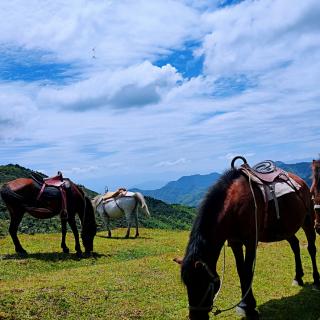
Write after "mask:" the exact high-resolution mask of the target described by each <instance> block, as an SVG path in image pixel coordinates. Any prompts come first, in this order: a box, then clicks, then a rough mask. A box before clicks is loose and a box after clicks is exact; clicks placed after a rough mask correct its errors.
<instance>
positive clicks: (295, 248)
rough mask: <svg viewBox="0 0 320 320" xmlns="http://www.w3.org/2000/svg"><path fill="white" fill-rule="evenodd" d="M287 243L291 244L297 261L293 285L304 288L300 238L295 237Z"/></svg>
mask: <svg viewBox="0 0 320 320" xmlns="http://www.w3.org/2000/svg"><path fill="white" fill-rule="evenodd" d="M287 241H288V242H289V244H290V247H291V249H292V252H293V254H294V261H295V268H296V275H295V277H294V279H293V282H292V285H299V286H303V280H302V277H303V269H302V263H301V256H300V245H299V240H298V238H297V237H296V236H295V235H293V236H292V237H290V238H289V239H287Z"/></svg>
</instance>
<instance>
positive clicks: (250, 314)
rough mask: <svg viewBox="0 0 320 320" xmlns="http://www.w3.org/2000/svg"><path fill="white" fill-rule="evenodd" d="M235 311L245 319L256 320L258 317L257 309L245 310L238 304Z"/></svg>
mask: <svg viewBox="0 0 320 320" xmlns="http://www.w3.org/2000/svg"><path fill="white" fill-rule="evenodd" d="M236 313H237V314H238V315H239V316H240V317H243V318H245V319H247V320H258V319H259V313H258V311H257V310H255V309H253V310H250V311H249V310H245V309H244V308H241V307H239V306H237V307H236Z"/></svg>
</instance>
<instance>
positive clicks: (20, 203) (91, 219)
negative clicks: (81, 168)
mask: <svg viewBox="0 0 320 320" xmlns="http://www.w3.org/2000/svg"><path fill="white" fill-rule="evenodd" d="M64 181H65V185H66V199H63V198H62V195H61V192H60V191H59V189H58V188H56V187H52V186H51V187H50V186H49V187H46V188H45V189H44V190H41V186H42V183H41V182H39V181H37V180H35V179H28V178H20V179H16V180H12V181H9V182H7V183H6V184H4V185H3V186H2V188H1V190H0V194H1V197H2V199H3V201H4V202H5V204H6V206H7V208H8V211H9V213H10V218H11V221H10V227H9V233H10V235H11V238H12V240H13V243H14V246H15V250H16V252H17V253H20V254H26V251H25V250H24V249H23V247H22V246H21V244H20V241H19V239H18V236H17V231H18V227H19V225H20V223H21V220H22V218H23V215H24V213H25V212H28V213H29V214H30V215H32V216H33V217H35V218H38V219H48V218H52V217H53V216H56V215H59V214H61V226H62V241H61V248H62V250H63V252H65V253H68V252H69V249H68V247H67V246H66V242H65V239H66V232H67V222H68V223H69V225H70V227H71V230H72V232H73V235H74V238H75V250H76V252H77V255H78V256H81V254H82V251H81V247H80V242H79V233H78V229H77V225H76V220H75V216H76V214H78V216H79V219H80V221H81V226H82V232H81V238H82V243H83V245H84V247H85V252H86V253H87V254H88V253H90V252H91V251H92V250H93V239H94V236H95V234H96V230H97V227H96V222H95V215H94V211H93V207H92V204H91V201H90V199H89V198H87V197H86V196H85V195H84V192H83V191H82V190H81V189H80V188H79V187H78V186H77V185H76V184H74V183H73V182H72V181H71V180H69V179H64ZM40 190H41V197H39V195H40ZM64 201H65V204H66V209H67V214H66V215H64V216H63V215H62V213H61V212H62V211H63V202H64Z"/></svg>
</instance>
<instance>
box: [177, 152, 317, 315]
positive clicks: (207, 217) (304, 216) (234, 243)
mask: <svg viewBox="0 0 320 320" xmlns="http://www.w3.org/2000/svg"><path fill="white" fill-rule="evenodd" d="M237 158H238V157H237ZM241 158H242V157H241ZM235 159H236V158H235ZM235 159H234V160H235ZM242 159H244V158H242ZM233 164H234V161H233V162H232V168H231V169H230V170H228V171H226V172H225V173H224V174H223V175H222V176H221V177H220V179H219V180H218V181H217V182H216V183H215V184H214V185H213V186H212V187H211V188H210V189H209V190H208V192H207V195H206V196H205V198H204V200H203V201H202V203H201V205H200V207H199V210H198V214H197V217H196V219H195V222H194V224H193V227H192V231H191V234H190V239H189V242H188V245H187V249H186V253H185V257H184V258H183V260H180V261H179V260H178V259H175V261H176V262H178V263H180V264H181V277H182V280H183V282H184V284H185V285H186V288H187V294H188V300H189V318H190V319H192V320H195V319H196V320H207V319H209V312H210V311H211V310H212V308H213V300H214V298H215V296H216V294H217V292H218V291H219V289H220V284H221V283H220V278H219V275H218V273H217V271H216V264H217V260H218V258H219V255H220V252H221V249H222V247H223V246H224V243H225V241H226V240H228V243H229V245H230V246H231V249H232V251H233V254H234V256H235V260H236V266H237V271H238V275H239V278H240V284H241V291H242V299H241V301H240V302H239V303H238V304H236V305H235V306H234V307H236V306H237V308H236V310H237V312H238V313H240V314H241V315H245V316H246V317H247V319H259V314H258V312H257V311H256V310H255V308H256V300H255V298H254V296H253V292H252V280H253V273H254V265H255V258H256V249H257V245H258V241H262V242H273V241H280V240H287V241H288V242H289V244H290V246H291V248H292V250H293V253H294V257H295V263H296V275H295V279H294V282H296V283H297V284H299V285H303V281H302V276H303V270H302V264H301V258H300V248H299V240H298V238H297V237H296V235H295V233H296V232H297V231H298V230H299V228H300V227H302V228H303V230H304V232H305V234H306V237H307V240H308V251H309V254H310V257H311V261H312V266H313V278H314V286H315V288H316V289H319V288H320V279H319V272H318V270H317V265H316V247H315V239H316V233H315V230H314V212H313V210H312V202H311V195H310V192H309V188H308V186H307V184H306V183H305V182H304V181H303V180H302V179H301V178H299V177H297V176H296V175H294V174H291V173H285V174H286V175H287V177H288V178H290V181H294V183H297V184H298V185H299V186H300V187H299V189H298V188H297V189H296V190H295V191H293V190H292V192H289V193H286V194H283V195H281V196H280V197H278V198H277V204H275V203H274V202H273V201H266V200H265V198H264V193H263V192H262V190H261V188H260V187H259V185H258V184H257V183H254V182H253V181H252V179H251V177H249V176H247V175H246V174H245V173H244V171H243V170H241V167H242V166H241V167H240V168H235V167H234V166H233ZM278 170H280V169H278ZM291 179H292V180H291ZM275 201H276V200H275ZM277 209H278V210H277ZM243 246H244V247H245V249H246V250H245V255H244V252H243ZM229 309H231V308H229ZM222 311H226V310H222ZM220 312H221V311H220ZM217 313H219V311H218V312H216V314H217Z"/></svg>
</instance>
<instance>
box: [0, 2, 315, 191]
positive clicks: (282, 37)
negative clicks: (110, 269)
mask: <svg viewBox="0 0 320 320" xmlns="http://www.w3.org/2000/svg"><path fill="white" fill-rule="evenodd" d="M216 5H217V2H216V1H215V2H214V5H213V6H212V7H209V3H208V2H207V1H201V3H200V2H197V3H196V2H195V1H189V0H186V1H170V0H168V1H121V2H120V1H109V2H99V1H82V2H79V1H70V2H68V3H67V4H65V3H62V2H52V1H48V2H41V3H40V2H37V1H30V2H28V3H27V4H26V3H25V2H22V1H12V2H10V3H9V2H7V3H4V2H1V3H0V12H2V13H3V12H5V13H6V14H1V13H0V42H1V43H5V44H6V45H7V46H10V45H12V46H18V47H19V46H24V47H25V48H28V49H30V50H40V49H41V50H43V51H44V52H48V54H49V56H48V60H49V61H52V59H53V60H55V59H57V60H59V61H68V62H76V63H77V64H76V65H77V67H78V68H79V70H81V72H82V73H81V76H80V77H78V78H77V79H72V80H71V82H68V83H61V84H50V83H48V84H47V85H44V84H43V83H36V82H33V83H32V84H28V83H26V82H25V83H22V82H20V83H17V82H9V81H7V82H6V83H0V92H1V93H0V111H1V113H0V135H1V136H0V139H1V147H0V152H1V161H2V162H3V163H9V162H13V163H19V164H21V165H25V166H27V167H31V168H34V169H36V168H43V170H45V172H46V173H47V174H55V173H56V171H57V170H62V171H64V172H66V173H67V174H70V177H71V178H74V179H76V180H77V181H79V182H81V183H85V182H88V183H89V184H90V185H91V187H94V186H95V185H97V186H102V187H104V186H105V185H109V186H110V185H111V184H114V185H115V186H119V185H122V184H123V185H126V184H130V185H133V184H137V183H138V182H140V181H147V180H154V179H159V178H160V179H161V180H164V179H166V177H168V180H169V179H172V178H179V176H181V175H186V174H194V173H208V172H210V171H213V170H215V171H221V170H222V169H225V168H227V167H229V165H230V164H229V162H230V157H231V156H233V155H244V156H246V157H249V158H250V163H251V162H252V163H254V162H258V161H261V160H264V159H273V160H283V161H290V159H299V158H301V159H302V158H304V159H305V158H308V157H310V158H311V157H312V156H315V155H316V154H318V151H317V150H318V149H319V148H320V143H319V139H318V137H319V135H320V129H319V128H320V127H319V125H318V119H319V115H320V109H319V93H318V92H319V89H318V87H319V82H320V62H319V59H318V57H319V56H320V52H319V51H320V41H319V34H320V33H319V31H320V30H319V28H320V27H319V24H318V20H317V19H315V17H316V16H317V15H319V4H318V1H311V0H309V1H303V2H300V1H297V0H295V1H288V0H277V1H276V0H274V1H271V0H265V1H249V0H247V1H243V2H242V3H240V4H238V5H236V6H231V7H227V8H224V9H216ZM283 17H285V19H284V18H283ZM62 26H63V27H62ZM193 40H198V41H200V43H202V48H201V49H200V51H201V52H202V54H203V55H204V58H205V70H204V73H203V74H201V75H200V76H199V77H195V78H191V79H190V80H189V79H184V78H183V77H182V75H181V74H180V73H179V72H178V71H177V70H176V69H175V68H174V67H172V66H170V65H166V66H163V67H162V68H161V67H157V66H155V65H153V64H152V61H153V59H155V58H156V57H157V56H159V55H161V54H163V53H165V52H169V51H170V50H174V49H176V48H180V47H181V46H182V45H183V43H184V42H185V41H193ZM201 41H203V42H201ZM92 48H95V54H96V59H92ZM239 75H243V83H240V84H239V82H237V81H236V80H237V79H238V78H237V77H239ZM221 78H222V79H223V81H222V82H219V81H217V80H219V79H221ZM234 79H235V80H234ZM246 79H248V82H250V81H251V79H254V81H251V82H250V85H249V84H247V83H246V81H247V80H246ZM221 83H222V85H221ZM228 86H229V87H230V88H229V89H232V90H229V92H231V93H232V94H225V93H226V92H228ZM240 86H243V88H240ZM217 93H221V95H218V94H217ZM223 94H225V95H223ZM129 107H132V108H129ZM75 111H82V112H75ZM226 155H227V156H226ZM155 164H156V165H155Z"/></svg>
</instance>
